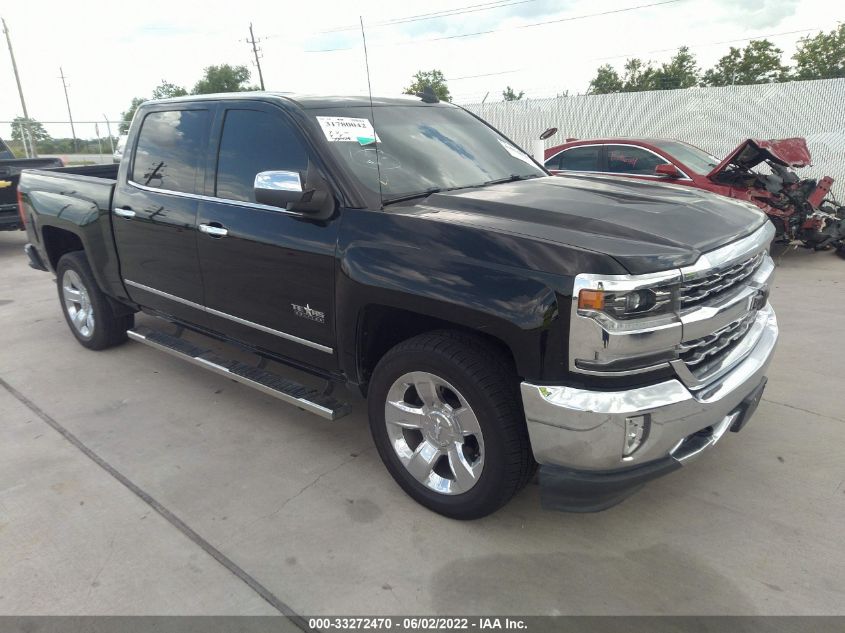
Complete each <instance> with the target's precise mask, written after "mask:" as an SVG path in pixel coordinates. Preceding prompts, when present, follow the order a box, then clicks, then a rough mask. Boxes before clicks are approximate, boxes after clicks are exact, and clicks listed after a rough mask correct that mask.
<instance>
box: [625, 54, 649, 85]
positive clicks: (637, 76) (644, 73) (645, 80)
mask: <svg viewBox="0 0 845 633" xmlns="http://www.w3.org/2000/svg"><path fill="white" fill-rule="evenodd" d="M655 74H656V71H655V70H654V68H652V67H651V62H644V61H643V60H641V59H637V58H636V57H634V58H632V59H629V60H628V61H626V62H625V74H624V75H623V77H622V82H623V86H622V92H642V91H643V90H654V89H655V87H656V84H655V80H654V79H655Z"/></svg>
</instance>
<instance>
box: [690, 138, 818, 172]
mask: <svg viewBox="0 0 845 633" xmlns="http://www.w3.org/2000/svg"><path fill="white" fill-rule="evenodd" d="M763 161H772V162H774V163H777V164H778V165H783V166H784V167H806V166H807V165H809V164H810V150H809V148H808V147H807V141H805V140H804V139H803V138H800V137H798V138H784V139H780V140H770V141H763V140H758V139H753V138H750V139H748V140H747V141H743V142H742V143H740V144H739V146H738V147H737V148H736V149H734V150H733V151H732V152H731V153H730V154H728V156H727V158H725V160H723V161H722V162H721V163H719V164H718V165H716V167H714V168H713V171H711V172H710V173H709V174H707V177H708V178H714V177H715V176H717V175H719V174H720V173H722V172H723V171H725V170H726V169H727V168H728V167H730V166H731V165H733V166H736V167H739V168H740V169H743V170H748V169H752V168H753V167H756V166H757V165H759V164H760V163H762V162H763Z"/></svg>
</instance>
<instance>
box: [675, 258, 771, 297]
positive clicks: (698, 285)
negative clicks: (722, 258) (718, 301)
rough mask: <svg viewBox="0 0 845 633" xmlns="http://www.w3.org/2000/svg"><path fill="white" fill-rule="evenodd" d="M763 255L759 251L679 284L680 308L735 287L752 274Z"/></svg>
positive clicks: (716, 295) (761, 260)
mask: <svg viewBox="0 0 845 633" xmlns="http://www.w3.org/2000/svg"><path fill="white" fill-rule="evenodd" d="M765 255H766V251H760V252H759V253H757V254H755V255H752V256H751V257H748V258H747V259H744V260H742V261H740V262H737V263H735V264H732V265H730V266H727V267H725V268H718V269H716V270H713V271H710V272H708V273H706V274H704V275H703V276H701V277H697V278H694V279H690V280H689V281H684V282H683V283H682V284H681V308H682V309H683V308H690V307H692V306H695V305H697V304H699V303H702V302H703V301H705V300H709V299H714V298H716V297H718V296H719V295H722V294H725V293H727V292H729V291H730V290H731V289H732V288H735V287H737V286H738V285H739V284H741V283H742V282H743V281H745V280H746V279H748V278H749V277H751V275H753V274H754V272H755V271H756V270H757V268H759V266H760V264H761V263H762V262H763V258H764V257H765Z"/></svg>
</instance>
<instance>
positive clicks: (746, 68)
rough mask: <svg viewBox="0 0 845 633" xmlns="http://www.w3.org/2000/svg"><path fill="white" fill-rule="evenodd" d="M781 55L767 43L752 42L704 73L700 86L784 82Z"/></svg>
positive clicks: (785, 70) (785, 69) (786, 69)
mask: <svg viewBox="0 0 845 633" xmlns="http://www.w3.org/2000/svg"><path fill="white" fill-rule="evenodd" d="M782 54H783V51H782V50H781V49H779V48H778V47H777V46H775V45H774V44H772V43H771V42H770V41H769V40H752V41H751V42H749V43H748V46H746V47H745V48H743V49H741V50H740V49H738V48H734V47H733V46H731V49H730V52H729V53H728V54H727V55H725V56H724V57H722V58H721V59H720V60H719V61H718V62H717V63H716V65H715V66H714V67H713V68H711V69H710V70H708V71H707V72H706V73H704V77H703V79H702V82H701V83H702V85H704V86H732V85H747V84H769V83H776V82H781V81H788V80H789V78H790V76H789V67H788V66H784V65H783V64H782V63H781V61H780V60H781V55H782Z"/></svg>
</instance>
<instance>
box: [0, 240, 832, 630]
mask: <svg viewBox="0 0 845 633" xmlns="http://www.w3.org/2000/svg"><path fill="white" fill-rule="evenodd" d="M23 244H24V235H23V234H21V233H0V265H2V271H3V275H2V278H0V350H1V351H0V378H2V379H3V381H5V383H7V385H8V386H9V388H10V389H11V391H10V390H9V389H5V388H2V386H1V385H0V613H2V614H23V613H39V614H41V613H86V614H87V613H126V614H140V613H145V614H165V613H192V614H205V613H215V614H221V613H226V614H239V613H243V614H247V613H274V612H279V610H280V609H282V608H284V607H287V608H290V609H292V610H293V611H295V612H296V613H299V614H304V615H317V614H347V615H348V614H408V613H415V614H424V613H454V614H489V613H499V614H504V613H512V614H523V615H528V614H845V548H843V547H842V541H843V536H845V528H843V527H842V526H843V525H845V460H843V459H842V446H843V445H845V407H843V406H842V402H843V398H842V395H841V394H842V388H841V382H842V367H843V358H845V339H843V337H842V336H841V332H842V326H843V324H845V295H843V292H842V282H841V280H842V279H845V260H842V259H839V258H837V257H836V256H834V255H832V254H830V253H818V254H814V253H809V252H804V251H797V252H789V253H787V254H785V255H784V257H783V259H782V263H781V266H780V267H779V269H778V271H777V277H776V287H775V288H774V290H773V303H774V304H775V307H776V310H777V312H778V317H779V320H780V323H781V333H782V338H781V344H780V348H779V351H778V353H777V356H776V358H775V361H774V363H773V366H772V369H771V371H770V382H769V387H768V389H767V392H766V396H765V398H764V401H763V402H762V403H761V405H760V407H759V409H758V411H757V413H756V415H755V417H754V419H753V420H752V421H751V422H750V423H749V425H748V426H747V427H746V428H745V429H744V430H743V431H742V433H740V434H738V435H735V434H729V436H728V437H726V438H725V439H724V440H723V442H722V443H721V444H720V445H719V446H718V447H717V448H716V449H715V450H714V451H711V452H710V453H709V454H708V455H706V456H704V457H702V458H701V459H700V460H698V461H697V462H695V463H693V464H691V465H690V466H689V467H687V468H684V469H682V470H680V471H678V472H676V473H674V474H672V475H670V476H669V477H667V478H665V479H662V480H659V481H656V482H653V483H651V484H650V485H648V486H647V487H646V488H645V489H644V490H643V491H641V492H640V493H638V494H637V495H635V496H634V497H632V498H631V499H629V500H627V501H626V502H625V503H623V504H622V505H620V506H617V507H616V508H613V509H611V510H609V511H606V512H603V513H599V514H585V515H574V514H558V513H550V512H543V511H542V510H540V508H539V501H538V496H539V495H538V491H537V486H536V485H530V486H529V487H528V488H527V489H526V490H525V491H524V492H522V493H521V494H520V495H519V496H518V497H517V498H516V499H514V500H513V502H512V503H511V504H510V505H508V506H507V507H506V508H504V509H503V510H501V511H500V512H498V513H497V514H495V515H493V516H491V517H488V518H486V519H483V520H480V521H475V522H470V523H463V522H456V521H451V520H449V519H445V518H443V517H440V516H438V515H435V514H433V513H431V512H428V511H427V510H425V509H423V508H422V507H420V506H418V505H417V504H415V503H414V502H413V501H412V500H411V499H410V498H408V497H406V496H405V495H404V493H402V491H401V490H400V489H399V488H398V487H397V486H396V484H395V483H394V482H393V480H392V479H391V478H390V476H389V475H388V474H387V472H386V470H385V469H384V467H383V466H382V465H381V462H380V461H379V459H378V456H377V454H376V452H375V449H374V448H373V446H372V442H371V440H370V437H369V431H368V428H367V424H366V418H365V414H364V411H365V409H364V406H363V403H356V404H355V406H354V411H353V414H352V415H350V416H348V417H347V418H344V419H343V420H341V421H339V422H335V423H330V422H325V421H322V420H321V419H319V418H316V417H314V416H311V415H309V414H307V413H304V412H301V411H298V410H296V409H294V408H292V407H289V406H287V405H284V404H282V403H279V402H278V401H276V400H274V399H272V398H270V397H269V396H265V395H263V394H261V393H258V392H255V391H252V390H250V389H248V388H245V387H242V386H240V385H238V384H235V383H233V382H231V381H228V380H226V379H224V378H222V377H218V376H215V375H212V374H209V373H207V372H203V371H202V370H200V369H198V368H196V367H193V366H190V365H188V364H186V363H183V362H182V361H179V360H178V359H175V358H172V357H169V356H167V355H164V354H161V353H159V352H156V351H154V350H151V349H149V348H146V347H144V346H141V345H138V344H135V343H127V344H126V345H124V346H121V347H119V348H116V349H113V350H108V351H105V352H90V351H87V350H85V349H83V348H82V347H81V346H79V345H78V344H77V343H76V341H75V340H74V339H73V337H72V336H71V334H70V333H69V332H68V330H67V326H66V324H65V323H64V320H63V319H62V315H61V312H60V308H59V303H58V300H57V297H56V290H55V284H54V282H53V280H52V276H51V275H49V274H47V273H42V272H38V271H34V270H32V269H30V268H28V267H27V265H26V261H25V257H24V256H23V253H22V250H21V249H22V247H23ZM145 321H147V320H146V319H145ZM38 412H40V413H41V415H39V413H38ZM45 420H52V421H53V422H54V423H55V426H54V425H51V424H50V423H48V422H47V421H45ZM57 429H59V430H61V429H64V430H65V431H66V433H68V434H71V435H72V438H74V439H75V440H76V441H77V443H73V442H72V441H69V440H68V439H67V438H66V437H65V436H63V435H61V434H60V431H59V430H57ZM97 460H101V462H102V463H98V462H97ZM115 473H117V476H116V475H115ZM120 477H123V478H125V481H126V482H128V483H129V484H131V486H134V490H133V489H131V487H127V485H126V484H125V483H121V481H120ZM139 492H140V493H142V494H141V495H140V496H139ZM143 495H147V496H148V498H149V499H152V500H153V501H154V502H155V503H156V504H159V511H156V509H155V508H154V507H153V506H152V505H151V504H150V503H149V502H148V501H145V500H144V498H143ZM80 502H84V504H80ZM179 522H181V523H182V527H180V525H179ZM182 528H187V532H186V530H185V529H182ZM189 534H193V535H195V537H196V538H191V537H189ZM209 552H212V553H209ZM214 552H217V553H218V554H219V557H215V555H213V553H214ZM227 561H228V564H229V565H230V566H227ZM232 566H233V567H232ZM233 569H234V570H236V571H237V570H239V571H240V572H241V573H240V574H239V573H236V572H235V571H233ZM262 590H263V591H264V592H266V593H264V594H262ZM274 600H276V601H277V602H274ZM280 605H281V607H280Z"/></svg>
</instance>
